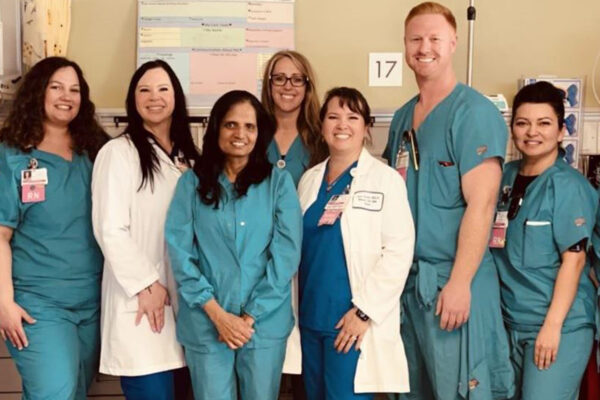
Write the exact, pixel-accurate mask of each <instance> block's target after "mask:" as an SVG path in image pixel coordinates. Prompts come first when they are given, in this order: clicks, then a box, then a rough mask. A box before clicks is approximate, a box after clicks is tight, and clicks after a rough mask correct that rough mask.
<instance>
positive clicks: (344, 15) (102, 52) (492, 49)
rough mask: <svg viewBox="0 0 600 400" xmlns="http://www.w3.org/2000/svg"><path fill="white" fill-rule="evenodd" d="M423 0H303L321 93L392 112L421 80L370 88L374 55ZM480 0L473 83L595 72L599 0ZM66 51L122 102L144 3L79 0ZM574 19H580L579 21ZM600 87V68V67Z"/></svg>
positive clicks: (496, 86) (299, 19)
mask: <svg viewBox="0 0 600 400" xmlns="http://www.w3.org/2000/svg"><path fill="white" fill-rule="evenodd" d="M417 3H419V1H412V0H411V1H407V0H371V1H364V0H297V1H296V47H297V49H298V50H299V51H301V52H303V53H304V54H306V55H307V56H308V58H309V59H310V60H311V62H312V63H313V65H314V67H315V70H316V71H317V75H318V82H319V90H320V94H321V95H323V94H324V91H325V90H326V89H327V88H329V87H331V86H334V85H348V86H355V87H358V88H359V89H361V90H362V91H363V93H364V94H365V95H366V97H367V98H368V100H369V102H370V103H371V105H372V107H373V108H374V109H376V110H380V111H389V110H392V109H394V108H396V107H397V106H399V105H400V104H401V103H403V102H404V101H406V100H408V99H409V98H410V97H411V96H412V95H413V94H414V93H415V92H416V85H415V83H414V79H413V77H412V73H411V71H410V70H409V69H408V67H406V66H405V67H404V79H403V80H404V86H403V87H401V88H369V86H368V70H367V60H368V53H369V52H388V51H390V52H395V51H399V52H401V51H403V45H402V36H403V31H404V23H403V21H404V17H405V15H406V13H407V12H408V10H409V9H410V8H411V7H412V6H414V5H415V4H417ZM444 4H445V5H447V6H448V7H449V8H450V9H451V10H452V11H453V12H454V14H455V15H456V17H457V19H458V22H459V27H458V35H459V46H458V49H457V52H456V59H455V68H456V71H457V75H458V77H459V79H460V80H465V76H466V54H467V22H466V8H467V6H468V4H469V2H468V1H467V0H460V1H459V0H445V1H444ZM570 4H574V5H576V6H577V7H576V8H573V10H568V8H567V2H565V1H564V0H479V1H476V2H475V5H476V7H477V21H476V27H475V60H474V76H473V84H474V86H475V87H476V88H477V89H479V90H480V91H482V92H484V93H504V94H505V95H506V96H507V98H511V97H512V96H513V95H514V94H515V92H516V88H517V80H518V79H519V78H520V77H522V76H525V75H527V76H532V75H533V76H535V75H538V74H553V75H558V76H561V77H573V76H587V85H588V87H587V89H586V97H585V105H586V106H587V107H599V106H600V105H599V104H597V103H596V102H595V100H594V99H593V96H592V90H591V87H590V84H591V74H592V65H593V63H594V58H595V56H596V54H597V53H598V52H599V51H600V1H599V0H577V1H575V2H571V3H570ZM72 7H73V17H72V30H71V39H70V43H69V50H68V56H69V57H71V58H73V59H74V60H75V61H77V62H78V63H80V64H81V66H82V68H83V69H84V72H85V74H86V77H87V79H88V81H89V83H90V85H91V88H92V96H93V98H94V101H95V102H96V104H97V106H98V107H101V108H122V107H123V103H124V98H125V92H126V90H127V84H128V81H129V78H130V76H131V74H132V73H133V71H134V69H135V41H136V37H135V35H136V7H137V1H136V0H73V6H72ZM568 18H572V20H571V21H569V20H568ZM596 80H597V81H599V82H598V83H597V86H598V90H600V72H598V73H597V78H596Z"/></svg>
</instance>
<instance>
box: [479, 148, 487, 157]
mask: <svg viewBox="0 0 600 400" xmlns="http://www.w3.org/2000/svg"><path fill="white" fill-rule="evenodd" d="M486 151H487V146H479V147H478V148H477V155H478V156H480V155H482V154H483V153H485V152H486Z"/></svg>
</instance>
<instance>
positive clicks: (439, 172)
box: [429, 159, 464, 208]
mask: <svg viewBox="0 0 600 400" xmlns="http://www.w3.org/2000/svg"><path fill="white" fill-rule="evenodd" d="M430 168H431V177H432V180H431V181H430V183H429V186H430V188H431V203H432V204H433V205H434V206H437V207H442V208H457V207H460V206H463V205H464V200H463V197H462V191H461V186H460V174H459V172H458V167H457V166H456V165H455V164H449V163H445V162H441V161H438V160H435V159H433V160H431V161H430Z"/></svg>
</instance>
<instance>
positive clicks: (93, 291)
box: [0, 57, 106, 400]
mask: <svg viewBox="0 0 600 400" xmlns="http://www.w3.org/2000/svg"><path fill="white" fill-rule="evenodd" d="M0 140H1V142H2V143H1V144H0V177H1V178H0V336H1V338H2V340H5V341H6V342H7V347H8V350H9V352H10V353H11V356H12V357H13V359H14V360H15V362H16V365H17V369H18V371H19V373H20V375H21V378H22V381H23V391H24V397H26V398H54V399H78V400H81V399H85V398H86V392H87V389H88V388H89V385H90V383H91V381H92V379H93V377H94V376H95V375H96V368H97V363H98V352H99V335H98V331H99V330H98V326H99V323H100V278H101V274H102V255H101V254H100V250H99V249H98V246H97V244H96V242H95V240H94V238H93V235H92V225H91V215H90V214H91V191H90V179H91V174H92V162H93V160H94V158H95V156H96V153H97V152H98V149H99V147H100V146H101V145H102V144H103V143H104V141H105V140H106V135H105V134H104V132H103V131H102V129H101V127H100V126H99V125H98V123H97V122H96V120H95V119H94V104H93V103H92V102H91V101H90V97H89V89H88V85H87V83H86V81H85V79H84V78H83V74H82V72H81V69H80V68H79V66H78V65H77V64H75V63H74V62H72V61H69V60H67V59H64V58H59V57H50V58H46V59H44V60H42V61H40V62H39V63H37V64H36V65H35V66H34V67H33V68H32V69H31V70H30V71H29V73H28V74H27V75H26V76H25V78H24V81H23V83H22V85H21V88H20V89H19V92H18V93H17V96H16V98H15V102H14V105H13V108H12V110H11V112H10V114H9V116H8V118H7V120H6V122H5V124H4V126H3V127H2V130H0ZM73 238H77V240H73Z"/></svg>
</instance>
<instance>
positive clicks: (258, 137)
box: [165, 91, 302, 400]
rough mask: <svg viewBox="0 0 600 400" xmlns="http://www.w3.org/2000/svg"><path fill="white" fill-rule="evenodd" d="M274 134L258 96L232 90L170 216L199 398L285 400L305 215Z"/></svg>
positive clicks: (182, 324) (182, 335) (185, 340)
mask: <svg viewBox="0 0 600 400" xmlns="http://www.w3.org/2000/svg"><path fill="white" fill-rule="evenodd" d="M273 131H274V128H273V124H272V122H271V119H270V118H269V116H268V114H267V113H266V112H265V110H264V109H263V107H262V106H261V104H260V103H259V101H258V100H257V99H256V98H255V97H254V96H253V95H252V94H250V93H248V92H245V91H231V92H228V93H226V94H225V95H223V96H222V97H221V98H220V99H219V100H217V102H216V103H215V105H214V106H213V109H212V111H211V114H210V118H209V122H208V127H207V130H206V134H205V136H204V143H203V148H202V156H201V157H200V160H199V161H198V162H197V163H196V164H195V165H194V168H193V170H189V171H187V172H186V173H184V174H183V176H182V177H181V178H180V180H179V182H178V183H177V188H176V190H175V196H174V198H173V201H172V202H171V206H170V208H169V211H168V214H167V222H166V231H165V232H166V240H167V244H168V250H169V257H170V259H171V265H172V268H173V273H174V275H175V280H176V281H177V286H178V290H177V291H178V297H179V307H180V308H179V314H178V321H177V338H178V340H179V342H180V343H182V345H183V346H184V348H185V357H186V361H187V364H188V367H189V368H190V373H191V376H192V385H193V387H194V395H195V398H196V400H203V399H207V400H215V399H227V400H230V399H231V400H235V399H237V398H238V391H239V397H240V398H242V399H261V400H262V399H264V400H275V399H277V395H278V389H279V376H280V374H281V371H282V367H283V362H284V355H285V349H286V340H287V337H288V335H289V334H290V332H291V330H292V327H293V325H294V319H293V316H292V305H291V297H292V296H291V280H292V277H293V276H294V274H295V272H296V270H297V268H298V264H299V262H300V247H301V241H302V216H301V212H300V205H299V202H298V197H297V195H296V190H295V187H294V183H293V181H292V178H291V176H290V175H289V174H288V173H286V172H284V171H281V170H280V169H278V168H273V166H272V165H271V164H270V163H269V161H268V160H267V157H266V149H267V145H268V144H269V142H270V141H271V139H272V137H273Z"/></svg>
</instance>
